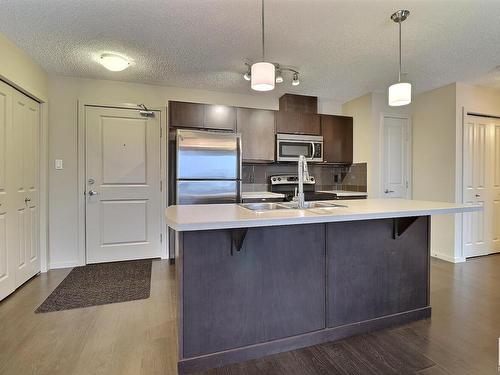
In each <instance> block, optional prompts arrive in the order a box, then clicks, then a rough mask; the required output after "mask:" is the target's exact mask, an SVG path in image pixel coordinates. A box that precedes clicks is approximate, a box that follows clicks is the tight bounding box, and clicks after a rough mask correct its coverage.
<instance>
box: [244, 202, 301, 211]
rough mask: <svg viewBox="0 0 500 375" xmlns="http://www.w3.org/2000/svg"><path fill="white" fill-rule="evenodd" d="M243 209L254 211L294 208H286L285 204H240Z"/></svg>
mask: <svg viewBox="0 0 500 375" xmlns="http://www.w3.org/2000/svg"><path fill="white" fill-rule="evenodd" d="M239 205H240V206H241V207H243V208H246V209H247V210H252V211H271V210H289V209H291V208H293V207H288V206H285V205H284V203H265V202H263V203H240V204H239Z"/></svg>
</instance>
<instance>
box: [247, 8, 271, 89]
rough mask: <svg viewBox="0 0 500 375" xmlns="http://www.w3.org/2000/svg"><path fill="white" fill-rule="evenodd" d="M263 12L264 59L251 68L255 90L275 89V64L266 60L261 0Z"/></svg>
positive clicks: (263, 40) (252, 85)
mask: <svg viewBox="0 0 500 375" xmlns="http://www.w3.org/2000/svg"><path fill="white" fill-rule="evenodd" d="M261 1H262V2H261V4H262V6H261V13H262V25H261V26H262V61H261V62H258V63H255V64H253V65H252V68H251V76H250V78H251V84H250V85H251V87H252V89H253V90H255V91H270V90H273V89H274V83H275V73H276V72H275V66H274V64H271V63H269V62H266V54H265V53H266V50H265V43H264V42H265V39H264V0H261Z"/></svg>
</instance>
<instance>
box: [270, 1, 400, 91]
mask: <svg viewBox="0 0 500 375" xmlns="http://www.w3.org/2000/svg"><path fill="white" fill-rule="evenodd" d="M262 1H264V0H262ZM398 25H399V75H398V82H401V65H402V63H401V61H402V59H401V19H400V20H399V22H398Z"/></svg>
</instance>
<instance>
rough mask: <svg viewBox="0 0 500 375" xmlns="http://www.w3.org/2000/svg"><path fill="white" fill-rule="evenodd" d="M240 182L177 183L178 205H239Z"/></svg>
mask: <svg viewBox="0 0 500 375" xmlns="http://www.w3.org/2000/svg"><path fill="white" fill-rule="evenodd" d="M240 186H241V183H240V181H236V180H235V181H177V202H176V204H214V203H215V204H216V203H239V201H240V192H241V189H240Z"/></svg>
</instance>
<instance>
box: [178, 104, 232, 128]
mask: <svg viewBox="0 0 500 375" xmlns="http://www.w3.org/2000/svg"><path fill="white" fill-rule="evenodd" d="M168 113H169V125H170V127H175V128H198V129H220V130H231V131H234V130H235V129H236V109H235V108H234V107H228V106H224V105H212V104H200V103H187V102H176V101H171V102H169V106H168Z"/></svg>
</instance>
